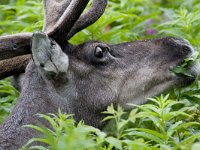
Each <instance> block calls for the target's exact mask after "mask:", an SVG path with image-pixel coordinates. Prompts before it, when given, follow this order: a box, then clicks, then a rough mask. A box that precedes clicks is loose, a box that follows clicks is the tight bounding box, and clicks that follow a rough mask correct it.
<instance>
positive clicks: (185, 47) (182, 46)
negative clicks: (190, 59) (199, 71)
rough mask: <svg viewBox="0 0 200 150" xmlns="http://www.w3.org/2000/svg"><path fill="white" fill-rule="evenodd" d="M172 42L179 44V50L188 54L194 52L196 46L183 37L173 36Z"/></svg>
mask: <svg viewBox="0 0 200 150" xmlns="http://www.w3.org/2000/svg"><path fill="white" fill-rule="evenodd" d="M172 42H174V43H175V45H177V46H178V48H179V50H180V51H181V52H182V53H183V54H186V55H190V54H192V53H194V48H193V47H192V45H190V43H189V42H188V41H187V40H185V39H182V38H172Z"/></svg>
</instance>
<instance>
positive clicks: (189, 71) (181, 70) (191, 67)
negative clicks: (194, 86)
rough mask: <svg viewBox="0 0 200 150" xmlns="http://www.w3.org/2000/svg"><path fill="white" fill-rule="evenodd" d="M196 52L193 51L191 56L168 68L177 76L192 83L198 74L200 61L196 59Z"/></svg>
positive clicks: (199, 72)
mask: <svg viewBox="0 0 200 150" xmlns="http://www.w3.org/2000/svg"><path fill="white" fill-rule="evenodd" d="M197 57H198V53H197V52H194V53H193V54H192V55H191V56H189V57H188V58H186V59H184V61H183V62H181V63H180V64H179V65H177V66H175V67H173V68H171V69H170V71H171V73H172V74H173V75H174V76H176V77H177V78H181V79H184V80H185V81H186V82H188V83H192V82H193V81H194V80H195V79H196V78H197V76H198V75H199V74H200V62H199V61H197Z"/></svg>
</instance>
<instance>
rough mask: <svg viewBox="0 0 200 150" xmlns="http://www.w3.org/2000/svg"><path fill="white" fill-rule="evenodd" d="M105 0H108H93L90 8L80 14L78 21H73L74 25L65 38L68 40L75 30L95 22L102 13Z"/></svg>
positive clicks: (105, 3)
mask: <svg viewBox="0 0 200 150" xmlns="http://www.w3.org/2000/svg"><path fill="white" fill-rule="evenodd" d="M107 1H108V0H93V3H92V6H91V7H90V9H89V10H88V11H87V12H86V13H84V14H82V15H81V16H80V18H79V19H78V21H77V22H76V23H75V25H74V26H73V28H72V29H71V31H70V32H69V34H68V35H67V37H66V38H67V40H69V39H70V38H71V37H72V36H73V35H75V34H76V33H77V32H79V31H81V30H83V29H85V28H86V27H88V26H90V25H91V24H93V23H95V22H96V21H97V20H98V19H99V18H100V17H101V16H102V14H103V13H104V11H105V8H106V6H107Z"/></svg>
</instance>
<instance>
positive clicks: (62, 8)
mask: <svg viewBox="0 0 200 150" xmlns="http://www.w3.org/2000/svg"><path fill="white" fill-rule="evenodd" d="M88 2H89V0H51V1H49V0H44V6H45V21H44V27H43V32H45V33H47V34H48V35H49V36H50V37H51V38H53V39H54V40H56V41H57V43H58V44H60V46H61V47H62V48H64V47H65V46H66V44H67V40H69V39H70V38H71V37H72V36H73V35H74V34H76V33H77V32H79V31H80V30H82V29H84V28H85V27H87V26H89V25H91V24H92V23H94V22H95V21H96V20H98V19H99V17H100V16H101V15H102V14H103V12H104V10H105V7H106V4H107V0H94V1H93V4H92V6H91V7H90V9H89V10H88V11H87V12H86V13H84V14H83V15H81V14H82V12H83V10H84V9H85V7H86V5H87V4H88ZM31 37H32V33H20V34H15V35H8V36H2V37H0V61H1V60H4V59H7V60H4V61H2V62H0V67H1V69H0V79H2V78H5V77H7V76H11V75H14V74H16V73H20V72H23V71H24V69H25V66H26V64H27V62H28V61H29V59H30V57H27V56H26V57H23V58H22V57H16V56H20V55H25V54H30V53H31V51H30V41H31ZM63 37H66V38H63ZM12 57H14V58H12ZM9 58H11V59H9ZM6 63H7V64H8V65H7V66H9V67H7V66H6ZM16 65H17V67H16ZM7 68H9V69H7Z"/></svg>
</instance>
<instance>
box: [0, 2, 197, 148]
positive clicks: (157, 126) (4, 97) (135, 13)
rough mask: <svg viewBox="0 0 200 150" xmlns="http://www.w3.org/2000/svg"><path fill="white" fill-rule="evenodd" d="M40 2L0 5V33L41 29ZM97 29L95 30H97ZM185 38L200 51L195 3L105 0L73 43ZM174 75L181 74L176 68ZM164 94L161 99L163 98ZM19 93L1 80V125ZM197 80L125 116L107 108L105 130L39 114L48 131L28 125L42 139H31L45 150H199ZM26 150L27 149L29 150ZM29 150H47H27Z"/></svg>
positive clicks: (66, 117) (64, 116)
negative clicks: (96, 16)
mask: <svg viewBox="0 0 200 150" xmlns="http://www.w3.org/2000/svg"><path fill="white" fill-rule="evenodd" d="M42 10H43V8H42V2H41V0H2V1H0V34H1V35H4V34H11V33H18V32H29V31H31V32H32V31H36V30H41V28H42V24H43V22H42V20H43V16H42V15H41V14H42ZM97 29H98V30H97ZM168 35H169V36H176V37H182V38H185V39H187V40H188V41H189V42H190V43H191V44H192V45H193V46H194V48H195V50H196V54H197V59H199V57H198V52H199V51H200V42H199V41H200V1H199V0H179V1H173V0H151V1H150V0H123V1H120V0H109V5H108V7H107V10H106V12H105V14H104V15H103V16H102V17H101V18H100V19H99V21H98V22H96V23H95V24H94V25H92V26H90V27H88V28H87V29H85V30H83V31H82V32H80V33H78V34H77V35H76V36H74V37H73V38H72V39H71V42H72V43H75V44H76V43H81V42H84V41H87V40H101V41H105V42H108V43H120V42H125V41H133V40H140V39H147V38H157V37H163V36H168ZM176 73H186V72H184V68H183V67H179V68H178V70H176ZM164 95H165V96H164ZM18 96H19V93H18V92H17V91H16V90H15V89H14V88H13V87H12V86H11V85H10V82H9V81H8V80H2V81H0V97H1V99H0V122H2V121H3V120H4V119H5V118H6V116H7V115H8V114H9V113H10V110H11V109H12V107H13V104H14V103H15V102H16V99H17V97H18ZM199 108H200V81H199V80H197V81H196V82H195V83H194V84H192V85H190V86H188V87H185V88H182V89H174V90H172V91H169V92H168V93H164V94H163V95H161V96H158V97H156V98H153V99H150V100H149V103H148V104H144V105H141V106H137V105H133V109H132V111H131V112H130V113H127V112H125V111H124V110H123V109H122V108H121V107H120V106H119V107H118V108H115V109H114V108H113V106H112V105H111V106H109V107H108V109H107V111H105V112H103V113H105V114H107V115H108V117H106V118H105V119H104V121H109V120H111V122H112V127H110V128H109V129H107V130H106V131H100V130H99V129H96V128H93V127H90V126H87V125H84V123H83V122H80V123H78V124H76V123H75V121H74V119H73V116H72V115H68V114H64V113H61V112H60V111H59V112H58V114H57V115H55V114H39V115H38V117H42V118H44V119H46V120H47V121H49V122H50V124H51V125H52V129H51V130H50V129H47V128H43V127H36V126H32V125H28V126H27V127H31V128H34V129H36V130H39V131H40V132H42V133H43V135H44V137H42V138H38V139H31V140H30V141H29V143H27V145H26V146H24V148H23V149H27V148H28V147H29V144H30V143H31V142H33V141H40V142H43V143H46V144H47V145H49V149H59V150H60V149H69V150H81V149H83V150H85V149H87V150H93V149H98V150H111V149H119V150H120V149H125V150H126V149H127V150H139V149H142V150H149V149H150V150H151V149H162V150H163V149H164V150H171V149H175V150H189V149H192V150H198V149H200V132H199V130H200V111H199ZM29 148H30V147H29ZM30 149H31V148H30ZM32 149H46V148H44V147H40V146H38V147H32Z"/></svg>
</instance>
